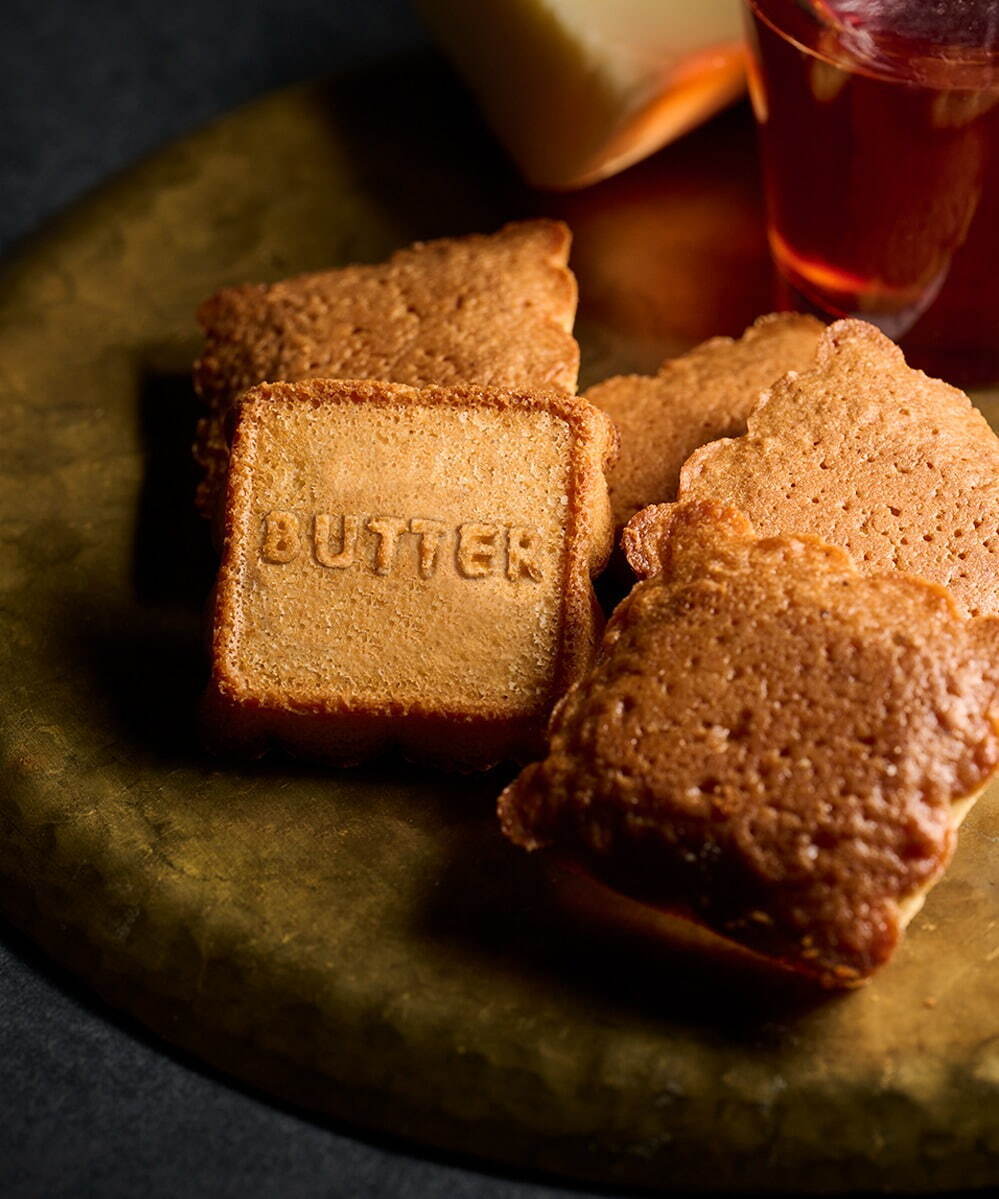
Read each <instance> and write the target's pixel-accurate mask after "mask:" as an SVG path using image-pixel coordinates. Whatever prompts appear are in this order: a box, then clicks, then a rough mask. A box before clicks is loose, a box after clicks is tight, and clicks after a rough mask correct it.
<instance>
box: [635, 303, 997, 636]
mask: <svg viewBox="0 0 999 1199" xmlns="http://www.w3.org/2000/svg"><path fill="white" fill-rule="evenodd" d="M678 498H679V499H681V500H687V499H717V500H719V501H721V502H723V503H726V504H732V505H734V506H735V507H736V508H738V509H740V511H742V512H745V514H746V515H747V516H748V517H749V519H750V520H751V521H752V522H753V525H754V527H755V528H756V529H757V530H758V532H759V533H760V534H770V533H811V534H813V535H815V536H816V537H821V538H822V540H823V541H826V542H829V544H831V545H839V546H843V547H844V549H847V550H849V552H850V554H851V555H852V557H853V559H854V561H855V562H856V563H857V566H858V568H859V569H860V570H862V571H864V572H865V573H875V572H879V571H883V570H887V569H889V568H892V567H894V568H896V569H898V570H904V571H910V572H912V573H913V574H918V575H921V576H922V577H923V578H926V579H931V580H933V581H934V582H936V583H942V584H943V585H944V586H946V587H947V588H948V589H949V590H950V592H951V594H952V595H953V596H954V598H955V600H957V602H958V603H959V604H961V605H962V606H963V607H964V608H966V609H967V610H968V611H969V612H970V613H971V614H973V615H990V614H995V613H999V438H997V437H996V435H995V433H993V431H992V430H991V429H990V428H989V425H988V422H987V421H986V420H985V417H984V416H982V414H981V413H980V412H979V411H978V410H977V409H976V408H975V407H974V406H973V405H972V403H971V401H970V400H969V399H968V397H967V396H966V395H964V393H963V392H961V391H958V390H957V388H954V387H951V386H949V385H948V384H947V383H943V382H941V381H940V380H939V379H931V378H929V377H928V376H926V375H924V374H923V373H922V371H917V370H913V369H911V368H910V367H908V366H907V365H906V363H905V359H904V358H903V356H902V352H901V350H899V348H898V347H897V346H896V345H895V344H894V343H893V342H891V341H889V340H888V338H887V337H885V336H884V334H882V333H880V332H879V331H878V330H877V329H875V328H874V327H873V326H872V325H868V324H865V323H864V322H862V321H855V320H846V321H838V322H837V323H836V324H834V325H831V326H830V327H829V328H828V329H827V330H826V332H825V333H824V334H823V336H822V339H821V342H820V344H819V351H818V356H817V358H816V361H815V365H814V366H813V367H812V368H811V369H809V370H807V371H803V372H801V373H800V374H797V375H788V376H786V377H785V378H783V379H781V380H779V381H778V382H777V383H775V384H774V386H773V387H772V388H771V389H770V392H769V394H768V395H767V396H766V397H765V398H764V399H763V401H762V402H761V403H760V405H759V407H757V409H756V410H755V412H753V414H752V415H751V416H750V418H749V422H748V431H747V432H746V433H745V434H744V435H743V436H742V437H737V438H734V439H731V440H722V441H715V442H712V443H711V444H710V445H706V446H703V447H702V448H701V449H699V450H696V451H695V452H694V453H693V454H692V455H691V457H690V458H689V459H688V460H687V462H686V463H685V465H684V467H683V470H682V472H681V475H680V488H679V493H678ZM633 556H634V554H633Z"/></svg>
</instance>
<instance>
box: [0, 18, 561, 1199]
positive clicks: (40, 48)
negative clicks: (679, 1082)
mask: <svg viewBox="0 0 999 1199" xmlns="http://www.w3.org/2000/svg"><path fill="white" fill-rule="evenodd" d="M427 44H428V41H427V38H426V35H425V34H424V33H423V31H422V29H421V27H420V25H419V23H418V21H417V20H416V18H415V17H414V16H413V14H412V13H411V12H410V10H409V8H408V7H407V4H406V3H405V0H244V2H243V3H235V2H233V0H179V2H177V0H174V2H172V3H171V2H170V0H66V2H59V0H0V254H4V253H7V252H9V250H10V249H11V248H12V246H13V245H14V243H15V242H17V241H18V240H19V239H21V238H22V237H24V236H25V235H30V234H31V233H32V232H34V231H35V230H37V229H38V228H39V227H40V226H42V225H43V224H44V223H45V221H46V220H47V219H48V218H49V217H50V216H52V215H53V214H54V213H56V212H58V211H59V210H60V209H61V208H63V207H64V206H65V205H67V204H69V203H72V202H73V201H74V200H75V199H76V198H77V197H78V196H80V195H81V194H82V193H84V192H86V191H87V190H89V189H90V188H92V187H93V186H94V185H96V184H97V183H99V182H100V181H101V180H103V179H105V178H106V177H107V176H108V175H109V174H112V173H114V172H116V171H119V170H121V169H123V168H125V167H127V166H128V165H129V164H131V163H133V162H134V161H135V160H136V159H138V158H140V157H142V156H143V155H144V154H147V153H149V152H150V151H152V150H154V149H156V148H157V147H158V146H160V145H161V144H162V143H163V142H165V141H168V140H169V139H171V138H174V137H177V136H180V135H183V134H184V133H185V132H187V131H189V130H191V129H194V128H196V127H197V126H199V125H201V124H203V123H204V122H205V121H208V120H210V119H211V118H212V117H214V116H217V115H219V114H222V113H224V112H226V111H227V110H229V109H231V108H232V107H234V106H235V105H237V104H240V103H242V102H243V101H246V100H249V99H251V98H252V97H254V96H257V95H259V94H260V93H262V92H265V91H267V90H269V89H272V88H275V87H278V86H280V85H282V84H286V83H291V82H294V81H296V80H300V79H308V78H312V77H317V76H321V75H325V74H332V73H336V72H338V71H342V70H345V69H348V68H356V67H359V66H365V65H366V64H369V63H374V62H377V61H384V60H385V59H387V58H390V57H392V56H394V55H397V54H401V53H405V52H408V51H412V50H414V49H417V48H419V47H421V46H425V45H427ZM0 435H2V434H0ZM0 1104H2V1107H0V1195H3V1196H4V1199H7V1197H14V1196H18V1197H20V1196H45V1197H46V1199H48V1197H57V1196H79V1195H99V1196H128V1197H129V1199H131V1197H134V1196H140V1197H145V1199H154V1197H157V1196H173V1195H185V1196H202V1195H204V1196H209V1195H210V1196H229V1195H232V1196H240V1197H246V1199H250V1197H253V1196H282V1197H284V1196H288V1197H290V1199H292V1197H295V1196H306V1195H308V1196H313V1195H320V1196H322V1195H330V1196H340V1195H345V1196H358V1197H365V1196H388V1197H394V1196H437V1195H445V1194H446V1195H448V1196H452V1197H454V1199H464V1197H466V1196H467V1197H471V1196H475V1197H476V1199H479V1197H481V1199H540V1197H541V1196H556V1195H565V1194H569V1193H570V1192H569V1191H566V1190H563V1189H562V1188H559V1187H554V1186H553V1187H549V1186H547V1185H544V1184H542V1183H537V1182H528V1181H514V1180H511V1179H508V1178H505V1177H502V1176H497V1175H491V1174H488V1173H480V1172H479V1170H478V1169H476V1167H475V1166H474V1165H473V1164H467V1163H466V1164H464V1165H459V1164H456V1163H452V1162H449V1161H443V1160H441V1159H439V1158H437V1159H434V1158H432V1157H430V1156H429V1155H426V1156H425V1155H421V1154H420V1152H419V1150H418V1149H410V1148H408V1147H402V1146H399V1145H395V1144H390V1143H382V1142H376V1141H373V1140H370V1139H358V1138H355V1137H354V1136H352V1135H350V1134H349V1133H347V1132H345V1131H341V1130H337V1131H332V1130H330V1129H329V1128H327V1127H323V1126H320V1125H318V1124H316V1123H313V1122H311V1121H310V1120H308V1119H305V1118H301V1117H299V1116H297V1115H295V1114H293V1113H291V1112H288V1111H285V1110H281V1109H279V1108H277V1107H275V1106H272V1105H271V1104H269V1103H268V1102H267V1101H266V1100H265V1099H262V1098H259V1097H256V1096H253V1095H250V1094H249V1093H247V1092H245V1091H241V1090H239V1089H238V1088H236V1087H233V1086H230V1085H229V1084H228V1083H227V1082H225V1081H223V1080H221V1079H218V1078H216V1077H215V1076H212V1075H210V1074H209V1073H208V1072H207V1071H203V1070H202V1069H200V1068H199V1067H198V1066H197V1065H195V1064H194V1063H191V1062H186V1061H183V1060H181V1059H180V1058H179V1057H178V1056H175V1055H173V1054H172V1053H171V1052H170V1051H169V1050H167V1049H165V1048H164V1047H162V1046H161V1045H159V1044H158V1043H156V1042H154V1041H153V1040H152V1039H151V1038H147V1037H146V1036H145V1034H144V1033H143V1032H142V1031H141V1030H139V1029H137V1028H135V1027H133V1026H130V1025H128V1024H126V1023H125V1022H123V1021H120V1020H119V1019H118V1018H117V1017H116V1016H115V1015H114V1013H112V1012H110V1011H108V1010H107V1009H105V1008H102V1007H101V1006H100V1005H99V1004H98V1003H97V1002H96V1001H95V1000H92V999H91V998H90V996H89V995H88V994H87V993H86V992H85V991H83V990H82V989H81V988H78V987H77V986H76V985H75V984H74V983H73V981H72V980H71V979H69V978H68V977H66V976H65V975H64V974H62V973H61V972H59V971H58V970H57V969H55V968H53V967H51V966H50V965H49V964H48V963H47V962H46V961H45V960H44V959H42V958H41V956H40V955H39V954H37V953H36V952H35V951H34V950H33V949H32V947H31V946H30V945H28V944H27V943H26V942H25V941H24V940H23V939H22V938H20V937H19V936H17V935H16V934H14V933H13V932H11V931H10V930H8V929H6V928H4V927H3V926H2V925H0ZM576 1193H577V1194H578V1193H579V1192H576Z"/></svg>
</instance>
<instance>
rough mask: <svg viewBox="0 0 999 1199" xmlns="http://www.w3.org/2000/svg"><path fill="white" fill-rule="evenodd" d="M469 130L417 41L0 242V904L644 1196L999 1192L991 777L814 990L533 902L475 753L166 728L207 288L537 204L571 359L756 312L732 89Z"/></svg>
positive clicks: (102, 975)
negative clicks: (603, 126) (337, 745)
mask: <svg viewBox="0 0 999 1199" xmlns="http://www.w3.org/2000/svg"><path fill="white" fill-rule="evenodd" d="M488 147H489V143H488V140H487V139H486V138H485V137H484V136H483V134H482V131H481V130H480V129H479V127H478V126H477V125H476V124H475V122H474V120H473V118H471V117H470V116H468V115H467V106H466V103H465V101H464V99H463V97H462V96H461V95H460V94H457V93H454V92H452V90H451V85H450V84H449V83H448V82H447V81H446V80H442V79H441V78H439V77H438V75H437V74H436V69H435V68H433V67H432V66H430V65H427V64H425V63H422V62H418V63H412V64H405V63H404V64H398V65H394V66H393V69H392V70H391V71H389V72H386V73H385V75H384V77H381V78H379V77H377V76H374V77H373V76H368V77H363V78H357V79H348V80H344V81H341V82H340V83H338V84H337V85H336V86H335V87H333V88H329V87H323V88H320V87H312V88H307V89H304V90H294V91H290V92H286V93H282V94H279V95H276V96H274V97H272V98H269V99H266V100H264V101H263V102H261V103H258V104H256V105H254V106H252V107H250V108H247V109H244V110H241V111H239V112H237V113H235V114H234V115H232V116H230V117H228V118H226V119H225V120H223V121H222V122H221V123H219V124H218V125H216V126H214V127H212V128H210V129H208V130H207V131H205V132H202V133H199V134H197V135H195V136H193V137H191V138H189V139H188V140H186V141H184V142H182V143H181V144H179V145H176V146H174V147H172V148H170V149H168V150H166V151H165V152H164V153H162V154H160V155H159V156H158V157H156V158H155V159H153V160H152V161H151V162H149V163H147V164H146V165H144V166H142V167H140V168H139V169H137V170H135V171H133V172H131V173H130V174H128V175H127V176H126V177H124V178H122V179H120V180H118V181H116V182H114V183H112V184H111V185H110V186H108V187H106V188H105V189H104V190H103V191H101V192H100V193H99V194H98V195H97V196H95V197H93V198H92V199H90V200H89V201H87V202H86V203H84V204H82V205H81V206H80V207H79V208H78V209H76V210H75V211H74V212H73V213H72V214H70V215H69V216H68V217H66V218H64V219H63V220H61V221H60V222H59V223H58V224H57V225H56V226H54V227H52V228H50V229H49V230H48V231H47V232H46V233H45V235H44V236H42V237H41V238H39V239H37V240H35V241H34V242H33V243H32V244H30V245H29V246H27V247H26V248H25V249H24V250H23V252H22V254H21V256H20V258H19V260H18V261H16V262H14V263H12V264H11V265H10V266H9V267H8V269H7V271H6V273H5V275H4V277H3V281H2V284H0V389H2V411H3V433H2V436H0V452H2V457H3V465H2V471H0V514H2V522H3V523H2V529H3V533H2V542H0V660H2V667H0V671H2V673H0V678H2V679H3V692H2V697H0V713H2V719H3V741H2V765H0V779H2V783H0V873H2V875H3V877H4V880H5V881H4V884H3V888H2V895H3V905H4V908H5V910H6V911H7V912H8V914H9V915H10V917H11V918H12V919H14V920H15V921H16V922H17V923H18V924H20V925H21V926H22V927H24V928H25V929H27V930H28V931H29V933H31V934H32V935H33V936H34V937H36V939H37V940H38V941H39V942H40V943H41V944H43V945H44V946H45V947H46V948H47V949H48V951H49V952H51V953H52V954H53V955H54V956H56V957H57V958H58V959H60V960H61V961H63V962H65V963H67V964H68V965H70V966H71V967H72V968H73V969H75V970H77V971H79V972H80V973H82V974H83V975H84V976H85V977H86V978H87V979H88V980H89V981H90V982H91V983H92V985H93V986H94V987H95V988H96V989H97V990H99V991H100V993H101V994H102V995H104V996H105V997H106V998H108V999H109V1000H110V1001H111V1002H112V1003H114V1004H117V1005H119V1006H120V1007H121V1008H122V1009H125V1010H127V1011H130V1012H132V1013H134V1014H135V1015H137V1016H138V1017H139V1018H140V1019H142V1020H144V1021H145V1022H147V1023H148V1024H149V1025H150V1026H151V1027H152V1028H154V1029H155V1030H156V1031H157V1032H159V1033H161V1034H162V1035H163V1036H164V1037H166V1038H168V1039H169V1040H171V1041H173V1042H175V1043H176V1044H178V1045H181V1046H184V1047H186V1048H187V1049H189V1050H192V1051H193V1052H195V1053H196V1054H199V1055H200V1056H201V1057H203V1058H204V1059H205V1060H206V1061H208V1062H210V1063H212V1064H213V1065H215V1066H217V1067H219V1068H221V1069H223V1070H226V1071H229V1072H231V1073H233V1074H234V1075H238V1076H239V1077H241V1078H243V1079H246V1080H249V1081H250V1082H252V1083H254V1084H256V1085H259V1086H261V1087H264V1088H266V1089H267V1090H269V1091H270V1092H272V1093H274V1094H277V1095H280V1096H283V1097H285V1098H287V1099H290V1100H292V1101H294V1102H297V1103H301V1104H304V1105H306V1106H308V1107H310V1108H312V1109H316V1110H318V1111H321V1112H325V1113H328V1114H330V1115H332V1116H335V1117H342V1118H346V1119H348V1120H350V1121H353V1122H355V1123H357V1124H359V1125H363V1126H370V1127H376V1128H381V1129H387V1130H391V1131H392V1132H394V1133H398V1134H401V1135H403V1136H406V1137H409V1138H412V1139H414V1140H416V1141H420V1142H425V1143H432V1144H434V1145H439V1146H446V1147H451V1148H456V1149H459V1150H463V1151H467V1152H471V1153H474V1154H479V1155H482V1156H484V1157H488V1158H492V1159H499V1160H502V1161H505V1162H510V1163H515V1164H517V1165H520V1166H527V1167H533V1168H539V1169H543V1170H549V1171H556V1172H559V1173H563V1174H568V1175H574V1176H577V1177H583V1178H588V1179H595V1180H601V1181H604V1182H609V1183H638V1184H645V1185H650V1186H654V1187H685V1186H697V1187H718V1188H730V1189H745V1188H748V1187H754V1186H767V1187H777V1188H786V1189H789V1190H794V1191H800V1190H813V1191H815V1190H823V1189H829V1188H848V1187H868V1186H883V1185H891V1186H894V1187H908V1188H916V1189H926V1190H929V1189H934V1188H938V1187H944V1186H957V1185H963V1186H972V1185H979V1184H985V1183H988V1182H992V1183H995V1182H999V866H997V864H996V855H997V853H999V794H997V793H996V791H995V789H993V793H992V794H991V795H988V796H986V797H985V799H983V800H982V801H981V803H980V804H979V806H978V808H977V809H976V811H975V812H974V814H973V815H972V817H971V818H970V820H969V821H968V823H967V825H966V827H965V830H964V831H963V832H962V834H961V846H960V850H959V852H958V854H957V857H956V859H955V861H954V864H953V866H952V869H951V871H950V874H949V877H948V878H947V880H946V881H945V882H944V883H942V884H941V885H940V886H939V887H938V888H937V890H936V891H935V892H934V893H933V895H932V897H931V899H930V901H929V903H928V904H927V906H926V909H925V911H924V913H923V915H922V916H921V917H920V918H919V919H918V920H917V922H916V924H915V926H914V927H913V929H912V931H911V933H910V935H909V937H908V940H907V942H906V944H905V946H904V947H903V948H902V950H901V952H900V953H899V954H898V957H897V960H896V961H895V962H894V963H893V964H892V965H891V966H890V967H889V968H888V969H886V970H885V971H884V973H883V974H882V975H881V976H880V977H879V978H878V979H877V980H876V981H875V982H874V983H873V984H872V985H871V986H869V987H867V988H866V989H864V990H862V991H859V992H857V993H854V994H851V995H848V996H846V997H841V998H836V999H827V1000H825V1001H823V1002H818V1003H816V1002H814V1001H810V1000H808V999H807V997H802V996H797V997H795V996H788V995H783V994H777V993H776V992H774V991H772V990H768V989H767V988H766V987H761V986H760V985H759V984H758V983H756V982H754V981H753V979H751V978H750V977H748V976H747V977H746V978H742V977H741V976H739V975H737V974H736V975H733V974H730V973H726V974H723V973H721V972H720V971H718V970H715V971H714V972H707V971H706V970H704V969H702V968H701V967H699V966H698V965H697V964H696V960H695V959H694V958H691V957H689V956H684V955H682V954H678V953H674V952H670V951H668V950H665V949H661V948H657V947H656V946H655V945H651V944H649V943H648V942H646V941H642V940H641V939H638V938H633V937H614V936H612V935H610V934H609V933H608V932H607V931H606V929H604V928H603V927H602V926H601V925H600V923H599V922H598V923H597V924H595V925H593V926H590V925H588V923H587V922H586V919H585V917H583V918H581V917H580V915H579V912H578V911H576V912H575V913H574V912H572V911H568V910H566V908H565V907H564V906H562V907H560V906H559V905H558V904H557V903H555V902H554V899H555V898H556V897H557V896H556V890H557V889H553V888H552V886H551V882H550V880H549V879H548V878H546V877H545V874H544V872H543V870H542V868H541V863H539V861H538V860H537V859H530V858H528V857H527V856H526V855H522V854H520V853H518V852H516V851H515V850H513V849H512V848H508V847H507V846H506V845H505V844H504V843H503V842H502V841H501V839H500V838H499V836H498V835H497V832H496V828H495V825H494V823H493V820H492V816H491V813H492V805H493V801H494V798H495V795H496V792H497V790H498V789H499V787H500V785H501V783H502V782H503V778H502V777H500V776H498V775H496V774H493V775H489V776H485V777H477V778H471V779H469V778H445V777H442V776H436V775H431V774H418V773H416V772H415V771H413V770H411V769H409V768H407V767H405V766H402V765H399V764H382V765H379V766H377V767H372V768H370V769H366V770H357V771H351V772H344V773H332V772H325V773H324V772H321V771H318V770H313V769H306V768H302V767H300V766H294V765H290V764H288V763H287V762H283V761H271V762H267V763H264V764H259V765H256V766H253V767H250V768H247V767H245V766H238V765H234V764H227V763H220V762H218V761H213V760H211V759H209V758H208V757H207V756H206V755H205V754H204V753H203V752H202V751H201V749H200V748H199V744H198V740H197V734H196V729H195V723H194V718H193V705H194V703H195V700H196V697H197V694H198V692H199V689H200V687H201V685H202V681H203V673H204V664H203V658H202V653H201V646H200V624H201V609H202V606H203V603H204V599H205V594H206V591H207V587H208V585H209V582H210V575H211V553H210V551H209V549H208V546H207V540H206V535H205V531H204V529H203V528H202V527H201V526H200V525H199V524H198V522H197V521H196V520H195V519H194V517H193V516H192V515H191V508H190V486H191V472H190V469H189V466H188V458H187V442H188V440H189V437H190V431H191V423H192V420H193V415H194V411H195V409H194V403H193V399H192V396H191V393H190V389H189V384H188V382H187V369H188V365H189V362H190V359H191V357H192V355H193V353H194V351H195V349H196V345H197V338H196V332H195V329H194V326H193V322H192V311H193V309H194V306H195V304H196V303H197V301H198V300H199V299H201V298H202V297H203V296H205V295H207V294H208V293H209V292H211V291H212V290H213V289H215V288H216V287H218V286H219V285H221V284H224V283H227V282H232V281H236V280H243V279H254V278H274V277H278V276H281V275H283V274H286V273H289V272H292V271H296V270H301V269H305V268H309V267H318V266H321V265H325V264H330V263H337V262H344V261H349V260H359V259H370V260H374V259H377V258H379V257H381V256H382V255H384V254H385V253H386V252H388V251H389V250H391V249H392V248H394V247H396V246H398V245H401V244H404V243H406V242H408V241H409V240H410V239H411V238H413V237H416V236H428V235H436V234H442V233H459V232H463V231H466V230H470V229H489V228H492V227H495V226H497V225H498V224H500V223H501V222H502V221H503V220H505V219H509V218H511V217H514V216H518V215H522V214H525V213H527V212H530V211H532V210H533V211H537V210H539V209H546V210H547V211H552V212H561V213H564V214H566V215H568V217H569V218H570V220H571V221H572V222H573V224H574V226H575V228H576V231H577V256H576V265H577V269H578V270H579V272H580V276H581V283H582V289H583V298H584V311H583V320H582V323H581V328H582V331H583V337H584V340H585V363H586V370H587V373H588V376H589V378H590V379H592V378H595V377H597V376H598V375H600V374H602V373H605V372H606V371H608V370H610V369H612V368H615V367H631V368H633V369H641V368H643V367H646V366H651V365H653V364H654V363H655V362H656V361H657V360H658V358H659V357H660V356H661V355H662V354H663V353H665V352H667V351H671V350H676V349H678V348H680V347H682V346H683V345H686V344H689V343H690V342H691V341H694V340H696V339H698V338H700V337H702V336H704V335H705V334H708V333H715V332H725V331H735V330H737V329H738V328H739V327H740V326H741V325H742V324H744V323H745V322H746V321H747V320H748V319H750V318H751V317H752V316H753V315H755V314H756V312H758V311H760V310H763V309H764V308H765V307H766V306H767V300H766V293H767V286H768V285H767V276H766V264H765V251H764V247H763V244H762V240H761V236H760V233H759V216H758V212H757V210H756V207H755V205H756V200H755V188H754V182H753V167H752V162H753V146H752V140H751V133H750V130H749V127H748V123H747V121H746V118H745V115H744V114H739V113H737V114H735V115H733V116H730V117H728V118H726V119H725V120H723V121H722V122H721V123H720V124H716V125H714V126H712V127H711V128H710V129H708V130H706V131H703V132H701V133H699V134H696V135H694V136H693V137H690V138H687V139H685V140H684V141H683V142H681V143H679V144H678V145H677V146H675V147H673V148H671V149H670V150H668V151H667V152H666V153H664V154H662V155H659V156H658V157H657V158H656V159H655V160H653V161H652V162H650V163H648V164H646V166H644V167H642V168H640V169H639V170H637V171H634V172H630V173H629V174H628V175H626V176H624V177H623V178H621V179H619V180H613V181H611V182H609V183H607V184H603V185H601V186H600V187H597V188H595V189H592V190H591V191H589V192H587V193H584V194H581V195H578V196H572V197H566V198H561V199H559V198H556V199H551V198H549V199H548V200H546V201H542V200H541V199H540V198H538V197H535V196H531V195H529V194H527V193H525V192H523V190H522V189H521V188H520V187H519V186H518V185H517V184H516V182H515V181H514V179H513V176H512V174H511V173H510V172H509V170H508V168H507V167H506V165H505V164H504V162H503V161H502V160H501V159H500V158H499V157H498V156H496V155H495V153H494V152H493V151H492V150H491V149H489V148H488ZM993 413H995V406H994V405H993ZM562 895H563V898H564V891H563V892H562Z"/></svg>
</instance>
